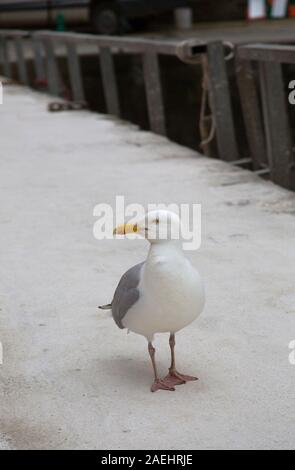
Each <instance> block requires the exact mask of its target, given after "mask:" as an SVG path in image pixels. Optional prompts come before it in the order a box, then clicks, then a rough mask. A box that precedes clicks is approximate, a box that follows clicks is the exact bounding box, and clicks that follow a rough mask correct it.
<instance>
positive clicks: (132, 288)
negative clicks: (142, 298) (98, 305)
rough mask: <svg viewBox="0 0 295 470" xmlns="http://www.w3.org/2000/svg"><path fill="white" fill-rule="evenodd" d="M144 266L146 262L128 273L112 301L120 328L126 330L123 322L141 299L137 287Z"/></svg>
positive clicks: (121, 280)
mask: <svg viewBox="0 0 295 470" xmlns="http://www.w3.org/2000/svg"><path fill="white" fill-rule="evenodd" d="M143 265H144V262H143V263H139V264H136V265H135V266H133V267H132V268H130V269H129V270H128V271H126V273H125V274H123V276H122V277H121V279H120V282H119V284H118V286H117V289H116V290H115V294H114V298H113V301H112V315H113V319H114V320H115V322H116V324H117V325H118V327H119V328H125V327H124V325H123V324H122V320H123V318H124V317H125V315H126V313H127V312H128V310H129V309H130V308H131V307H132V305H134V304H135V302H137V300H138V299H139V290H138V288H137V287H138V284H139V281H140V271H141V268H142V266H143Z"/></svg>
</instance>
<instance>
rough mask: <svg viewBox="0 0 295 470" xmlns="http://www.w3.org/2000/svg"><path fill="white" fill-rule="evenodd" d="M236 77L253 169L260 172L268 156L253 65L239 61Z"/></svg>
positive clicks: (237, 62)
mask: <svg viewBox="0 0 295 470" xmlns="http://www.w3.org/2000/svg"><path fill="white" fill-rule="evenodd" d="M236 76H237V83H238V88H239V93H240V99H241V106H242V111H243V118H244V123H245V129H246V134H247V139H248V144H249V150H250V155H251V158H252V161H253V169H254V170H259V169H260V168H262V167H265V166H266V165H267V155H266V148H265V139H264V129H263V120H262V115H261V111H260V106H259V96H258V90H257V85H256V81H255V74H254V70H253V67H252V63H251V62H250V61H248V60H239V59H237V61H236Z"/></svg>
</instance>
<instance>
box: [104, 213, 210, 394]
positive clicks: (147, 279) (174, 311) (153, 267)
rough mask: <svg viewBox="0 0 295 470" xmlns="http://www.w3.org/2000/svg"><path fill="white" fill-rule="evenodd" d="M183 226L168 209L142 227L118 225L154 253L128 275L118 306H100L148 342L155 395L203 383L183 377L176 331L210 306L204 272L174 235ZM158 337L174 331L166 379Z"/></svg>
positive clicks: (118, 230)
mask: <svg viewBox="0 0 295 470" xmlns="http://www.w3.org/2000/svg"><path fill="white" fill-rule="evenodd" d="M180 228H181V222H180V219H179V217H178V216H177V215H176V214H175V213H173V212H170V211H163V210H158V211H152V212H149V213H148V214H147V215H146V216H145V217H144V218H143V219H142V220H140V221H138V222H137V223H134V224H130V223H129V224H123V225H120V226H118V227H117V228H116V229H115V230H114V234H120V235H123V234H126V233H138V234H140V235H141V236H143V237H144V238H146V239H147V240H148V241H149V242H150V250H149V253H148V256H147V259H146V260H145V261H144V262H142V263H140V264H136V265H135V266H133V267H132V268H130V269H129V270H128V271H127V272H126V273H125V274H123V276H122V277H121V279H120V282H119V284H118V286H117V288H116V290H115V294H114V297H113V300H112V302H111V303H110V304H108V305H103V306H101V307H100V308H102V309H110V310H111V311H112V316H113V319H114V321H115V322H116V324H117V325H118V327H119V328H122V329H123V328H127V329H128V330H130V331H132V332H134V333H137V334H140V335H142V336H144V337H145V338H146V339H147V341H148V351H149V355H150V358H151V361H152V365H153V371H154V382H153V384H152V386H151V391H152V392H155V391H156V390H175V388H174V386H175V385H180V384H183V383H186V382H187V381H191V380H197V377H192V376H189V375H184V374H181V373H179V372H178V371H177V369H176V365H175V352H174V347H175V333H176V332H178V331H179V330H181V329H182V328H184V327H185V326H187V325H189V324H190V323H192V322H193V321H194V320H195V319H196V318H197V317H198V316H199V315H200V313H201V312H202V310H203V307H204V302H205V295H204V288H203V283H202V280H201V277H200V275H199V273H198V271H197V270H196V269H195V268H194V267H193V266H192V265H191V263H190V262H189V261H188V259H187V258H186V257H185V256H184V254H183V250H182V244H181V239H175V237H173V236H172V235H171V234H173V233H180V230H179V229H180ZM161 234H162V235H161ZM163 234H165V236H164V237H163ZM156 333H170V337H169V345H170V350H171V365H170V368H169V373H168V375H167V376H166V377H164V378H160V377H159V375H158V371H157V366H156V360H155V348H154V346H153V344H152V341H153V338H154V335H155V334H156Z"/></svg>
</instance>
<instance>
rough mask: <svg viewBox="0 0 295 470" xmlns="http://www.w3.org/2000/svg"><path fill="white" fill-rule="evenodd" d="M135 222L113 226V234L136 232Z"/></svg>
mask: <svg viewBox="0 0 295 470" xmlns="http://www.w3.org/2000/svg"><path fill="white" fill-rule="evenodd" d="M137 229H138V227H137V224H122V225H118V227H116V228H114V230H113V235H125V234H126V233H136V232H137Z"/></svg>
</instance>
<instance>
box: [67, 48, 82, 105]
mask: <svg viewBox="0 0 295 470" xmlns="http://www.w3.org/2000/svg"><path fill="white" fill-rule="evenodd" d="M67 52H68V65H69V72H70V80H71V88H72V93H73V98H74V101H80V102H82V101H85V95H84V89H83V83H82V76H81V67H80V61H79V57H78V54H77V50H76V46H75V44H71V43H68V44H67Z"/></svg>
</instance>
